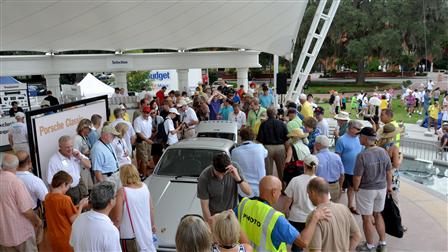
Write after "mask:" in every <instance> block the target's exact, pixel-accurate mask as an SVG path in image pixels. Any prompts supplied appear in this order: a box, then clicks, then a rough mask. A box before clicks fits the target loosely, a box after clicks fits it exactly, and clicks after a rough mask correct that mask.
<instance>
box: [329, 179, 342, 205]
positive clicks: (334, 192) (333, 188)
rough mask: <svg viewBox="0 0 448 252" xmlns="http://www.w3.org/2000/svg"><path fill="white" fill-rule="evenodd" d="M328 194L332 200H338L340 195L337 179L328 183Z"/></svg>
mask: <svg viewBox="0 0 448 252" xmlns="http://www.w3.org/2000/svg"><path fill="white" fill-rule="evenodd" d="M329 189H330V196H331V201H332V202H338V201H339V198H340V197H341V188H339V181H338V182H336V183H333V184H329Z"/></svg>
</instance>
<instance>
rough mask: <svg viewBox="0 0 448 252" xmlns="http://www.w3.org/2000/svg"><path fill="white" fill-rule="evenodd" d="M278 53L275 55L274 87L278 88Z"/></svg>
mask: <svg viewBox="0 0 448 252" xmlns="http://www.w3.org/2000/svg"><path fill="white" fill-rule="evenodd" d="M277 74H278V55H274V88H275V89H276V90H277Z"/></svg>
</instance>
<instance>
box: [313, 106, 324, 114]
mask: <svg viewBox="0 0 448 252" xmlns="http://www.w3.org/2000/svg"><path fill="white" fill-rule="evenodd" d="M324 112H325V110H324V108H322V107H317V108H316V109H315V110H314V114H318V115H323V114H324Z"/></svg>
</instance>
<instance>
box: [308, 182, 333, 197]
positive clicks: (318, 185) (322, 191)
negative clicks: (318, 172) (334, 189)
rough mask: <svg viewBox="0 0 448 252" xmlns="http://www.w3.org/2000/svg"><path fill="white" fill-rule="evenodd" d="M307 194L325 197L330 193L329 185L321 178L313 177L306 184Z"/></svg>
mask: <svg viewBox="0 0 448 252" xmlns="http://www.w3.org/2000/svg"><path fill="white" fill-rule="evenodd" d="M307 190H308V192H315V193H316V194H317V195H319V196H326V195H328V193H329V192H330V188H329V185H328V183H327V181H325V180H324V179H323V178H321V177H315V178H313V179H311V180H310V182H308V186H307Z"/></svg>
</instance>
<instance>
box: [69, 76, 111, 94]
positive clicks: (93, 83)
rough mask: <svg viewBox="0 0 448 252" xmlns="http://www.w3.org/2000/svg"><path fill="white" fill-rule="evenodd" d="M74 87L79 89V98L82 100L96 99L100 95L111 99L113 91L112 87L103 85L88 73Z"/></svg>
mask: <svg viewBox="0 0 448 252" xmlns="http://www.w3.org/2000/svg"><path fill="white" fill-rule="evenodd" d="M76 85H77V86H78V87H79V88H80V89H81V96H82V97H83V98H90V97H96V96H100V95H107V96H108V97H112V94H113V93H114V91H115V90H114V88H113V87H111V86H109V85H107V84H104V83H103V82H102V81H100V80H98V79H97V78H96V77H95V76H93V75H92V74H91V73H88V74H87V75H86V76H85V77H84V79H82V80H81V82H79V83H78V84H76Z"/></svg>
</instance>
